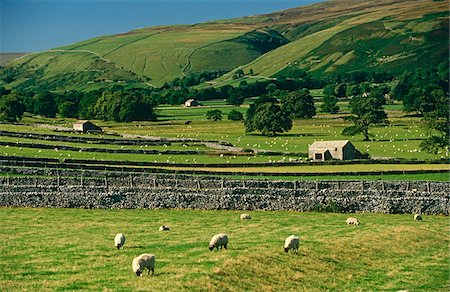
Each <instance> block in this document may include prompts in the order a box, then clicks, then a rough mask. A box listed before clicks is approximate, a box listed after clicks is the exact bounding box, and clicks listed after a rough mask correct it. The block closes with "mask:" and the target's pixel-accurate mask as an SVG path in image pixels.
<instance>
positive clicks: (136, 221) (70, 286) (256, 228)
mask: <svg viewBox="0 0 450 292" xmlns="http://www.w3.org/2000/svg"><path fill="white" fill-rule="evenodd" d="M239 214H240V212H239V211H194V210H190V211H181V210H74V209H28V208H25V209H22V208H0V216H1V217H2V226H3V227H2V244H1V245H0V269H1V271H2V273H0V287H2V290H5V291H23V290H34V291H36V290H77V289H82V290H120V291H136V290H147V289H149V287H151V289H152V290H155V291H174V290H201V289H207V290H216V291H217V290H221V291H224V290H229V291H248V290H261V289H262V290H264V291H324V290H341V291H362V290H364V291H380V290H383V291H386V290H389V291H398V290H409V291H448V289H449V288H450V286H449V284H450V283H449V277H448V276H449V274H448V269H449V260H450V259H449V253H448V246H449V243H450V240H449V236H448V235H449V234H450V229H449V225H448V217H445V216H424V221H423V222H417V221H413V220H412V215H382V214H355V215H354V216H355V217H357V218H358V219H359V220H360V221H361V225H360V226H359V227H354V226H347V225H346V224H345V220H346V218H347V217H348V215H347V214H333V213H298V212H264V211H258V212H250V214H251V216H252V219H251V220H249V221H246V222H242V221H241V220H239ZM163 224H165V225H168V226H169V227H170V228H171V231H170V232H159V231H158V227H159V226H160V225H163ZM119 232H123V233H124V234H125V236H126V237H127V241H126V243H125V246H124V248H123V249H122V250H117V249H116V248H115V247H114V244H113V238H114V236H115V234H116V233H119ZM219 232H226V233H227V234H228V236H229V240H230V242H229V246H228V250H226V251H225V250H223V251H219V252H217V251H214V252H210V251H209V250H208V243H209V240H210V238H211V237H212V236H213V235H214V234H216V233H219ZM291 234H297V235H299V236H300V239H301V243H300V250H299V254H298V255H293V254H285V253H284V251H283V242H284V239H285V238H286V237H287V236H289V235H291ZM141 253H153V254H155V255H156V268H155V275H154V276H147V275H146V273H145V274H144V275H143V276H142V277H140V278H138V277H136V276H135V274H134V273H133V271H132V269H131V261H132V259H133V258H134V257H135V256H137V255H139V254H141ZM424 271H426V272H424Z"/></svg>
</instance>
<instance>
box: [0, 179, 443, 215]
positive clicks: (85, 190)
mask: <svg viewBox="0 0 450 292" xmlns="http://www.w3.org/2000/svg"><path fill="white" fill-rule="evenodd" d="M98 175H99V176H98V177H91V178H85V177H83V176H80V177H73V178H65V177H59V176H58V177H50V178H42V177H0V186H1V190H0V206H8V207H52V208H53V207H55V208H56V207H58V208H108V209H109V208H126V209H134V208H139V209H140V208H144V209H159V208H168V209H172V208H173V209H175V208H176V209H203V210H222V209H224V210H295V211H314V210H315V211H328V212H378V213H417V212H421V213H424V214H445V215H449V210H450V196H449V194H450V183H448V182H430V181H427V182H409V181H407V182H405V181H283V180H279V181H269V180H235V179H227V178H220V177H196V178H193V177H189V176H184V175H167V174H146V175H134V176H133V175H128V176H126V175H125V176H112V175H111V174H109V175H105V174H104V175H105V176H103V177H101V176H100V173H98Z"/></svg>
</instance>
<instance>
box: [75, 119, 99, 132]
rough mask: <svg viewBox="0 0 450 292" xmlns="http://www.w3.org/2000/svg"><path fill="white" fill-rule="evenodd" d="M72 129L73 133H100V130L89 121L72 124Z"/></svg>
mask: <svg viewBox="0 0 450 292" xmlns="http://www.w3.org/2000/svg"><path fill="white" fill-rule="evenodd" d="M73 128H74V130H75V131H79V132H83V133H88V132H102V128H100V127H99V126H97V125H94V124H93V123H91V122H89V121H78V122H76V123H75V124H73Z"/></svg>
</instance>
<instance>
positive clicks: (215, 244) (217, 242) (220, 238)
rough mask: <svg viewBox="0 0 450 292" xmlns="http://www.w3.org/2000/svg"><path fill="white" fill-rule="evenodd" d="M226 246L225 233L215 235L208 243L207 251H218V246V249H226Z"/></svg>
mask: <svg viewBox="0 0 450 292" xmlns="http://www.w3.org/2000/svg"><path fill="white" fill-rule="evenodd" d="M227 244H228V236H227V235H226V234H225V233H220V234H216V235H214V236H213V237H212V238H211V241H210V242H209V250H211V251H212V250H213V249H214V248H216V249H217V250H219V246H220V249H222V247H224V248H225V249H227Z"/></svg>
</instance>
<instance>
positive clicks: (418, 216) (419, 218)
mask: <svg viewBox="0 0 450 292" xmlns="http://www.w3.org/2000/svg"><path fill="white" fill-rule="evenodd" d="M414 220H416V221H422V215H420V214H414Z"/></svg>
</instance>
